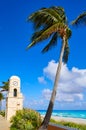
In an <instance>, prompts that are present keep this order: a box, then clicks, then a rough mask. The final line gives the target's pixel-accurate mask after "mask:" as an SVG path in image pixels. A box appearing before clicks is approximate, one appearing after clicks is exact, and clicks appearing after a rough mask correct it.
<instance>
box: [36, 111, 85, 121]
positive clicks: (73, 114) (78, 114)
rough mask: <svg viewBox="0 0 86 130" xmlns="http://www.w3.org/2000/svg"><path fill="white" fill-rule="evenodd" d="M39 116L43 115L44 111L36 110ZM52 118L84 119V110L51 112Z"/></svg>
mask: <svg viewBox="0 0 86 130" xmlns="http://www.w3.org/2000/svg"><path fill="white" fill-rule="evenodd" d="M37 111H38V112H39V113H40V114H41V115H45V113H46V110H37ZM52 115H53V116H59V117H70V118H82V119H86V110H53V112H52Z"/></svg>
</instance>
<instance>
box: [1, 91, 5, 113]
mask: <svg viewBox="0 0 86 130" xmlns="http://www.w3.org/2000/svg"><path fill="white" fill-rule="evenodd" d="M3 99H4V96H3V94H2V93H1V92H0V111H1V106H2V100H3Z"/></svg>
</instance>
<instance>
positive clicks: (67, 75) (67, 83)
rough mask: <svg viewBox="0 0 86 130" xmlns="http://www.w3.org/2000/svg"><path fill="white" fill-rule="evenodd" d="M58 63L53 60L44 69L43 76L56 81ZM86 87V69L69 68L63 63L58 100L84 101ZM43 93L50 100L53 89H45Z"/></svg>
mask: <svg viewBox="0 0 86 130" xmlns="http://www.w3.org/2000/svg"><path fill="white" fill-rule="evenodd" d="M57 65H58V63H56V62H55V61H54V60H51V61H50V62H49V63H48V66H46V67H45V68H44V69H43V76H44V77H45V78H48V79H50V80H52V81H54V78H55V73H56V68H57ZM42 78H43V77H42ZM85 89H86V69H78V68H76V67H73V68H72V69H71V70H69V69H68V67H67V65H66V64H65V65H62V69H61V75H60V80H59V84H58V91H57V97H56V100H57V101H59V102H62V101H64V102H74V101H84V91H85ZM42 95H43V97H44V98H45V99H46V100H50V95H51V90H50V89H48V88H46V89H44V90H43V91H42Z"/></svg>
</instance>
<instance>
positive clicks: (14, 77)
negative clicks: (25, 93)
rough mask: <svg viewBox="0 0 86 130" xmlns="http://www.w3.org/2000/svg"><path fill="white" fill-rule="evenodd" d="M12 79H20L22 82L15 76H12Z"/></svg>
mask: <svg viewBox="0 0 86 130" xmlns="http://www.w3.org/2000/svg"><path fill="white" fill-rule="evenodd" d="M10 79H18V80H20V78H19V77H18V76H15V75H13V76H11V77H10Z"/></svg>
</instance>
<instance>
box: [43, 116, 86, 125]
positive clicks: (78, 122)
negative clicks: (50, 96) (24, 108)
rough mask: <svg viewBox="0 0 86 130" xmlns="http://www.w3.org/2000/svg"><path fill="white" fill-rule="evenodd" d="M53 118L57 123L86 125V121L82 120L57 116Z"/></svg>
mask: <svg viewBox="0 0 86 130" xmlns="http://www.w3.org/2000/svg"><path fill="white" fill-rule="evenodd" d="M42 117H44V116H42ZM51 118H52V119H54V120H56V121H67V122H74V123H77V124H86V119H81V118H69V117H57V116H52V117H51Z"/></svg>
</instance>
